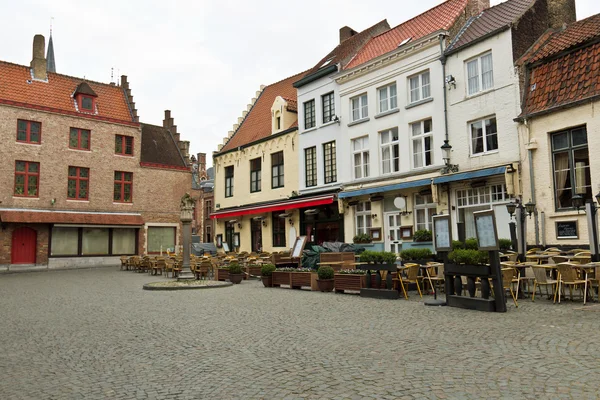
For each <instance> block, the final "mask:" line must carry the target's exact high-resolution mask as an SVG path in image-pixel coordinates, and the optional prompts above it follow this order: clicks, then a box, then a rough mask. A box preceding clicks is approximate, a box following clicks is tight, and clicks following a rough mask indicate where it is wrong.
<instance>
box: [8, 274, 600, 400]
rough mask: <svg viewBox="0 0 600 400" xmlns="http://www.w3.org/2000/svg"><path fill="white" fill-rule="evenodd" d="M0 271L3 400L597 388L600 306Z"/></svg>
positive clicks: (467, 395) (428, 394) (528, 393)
mask: <svg viewBox="0 0 600 400" xmlns="http://www.w3.org/2000/svg"><path fill="white" fill-rule="evenodd" d="M161 279H164V278H162V277H150V276H148V275H147V274H136V273H133V272H125V271H118V270H115V269H114V268H98V269H85V270H83V269H82V270H70V271H53V272H38V273H22V274H10V275H0V321H1V323H0V338H1V339H2V340H1V342H0V373H1V377H2V379H0V399H3V400H8V399H483V398H485V399H489V398H494V399H495V398H503V399H562V398H565V399H597V398H600V384H599V379H600V343H599V342H600V308H599V306H598V305H597V304H590V305H587V306H585V307H583V305H582V303H581V302H573V303H570V302H568V301H566V302H564V303H563V304H560V305H553V304H552V302H551V301H548V300H545V299H540V300H537V298H536V302H535V303H532V302H531V301H530V300H521V301H520V303H519V304H520V307H519V308H518V309H516V308H515V307H514V305H513V304H512V302H509V303H508V308H509V309H508V312H507V313H506V314H491V313H482V312H475V311H467V310H461V309H453V308H447V307H443V308H440V307H425V306H424V305H423V303H422V301H421V300H420V299H419V298H418V294H416V292H415V293H411V295H412V296H411V299H410V300H409V301H406V300H403V299H401V300H397V301H390V300H374V299H364V298H360V297H359V296H357V295H342V294H333V293H319V292H310V291H304V290H302V291H298V290H289V289H274V288H273V289H266V288H264V287H263V286H262V284H261V283H260V282H258V281H244V282H243V283H242V284H241V285H235V286H232V287H227V288H221V289H209V290H192V291H175V292H150V291H144V290H142V285H143V284H144V283H147V282H152V281H156V280H161Z"/></svg>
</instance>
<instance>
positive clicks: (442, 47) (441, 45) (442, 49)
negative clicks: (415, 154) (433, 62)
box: [438, 33, 449, 140]
mask: <svg viewBox="0 0 600 400" xmlns="http://www.w3.org/2000/svg"><path fill="white" fill-rule="evenodd" d="M438 37H439V39H440V54H441V57H440V62H441V63H442V78H443V81H444V133H445V139H446V140H449V138H448V106H447V99H446V97H447V96H446V55H445V54H444V39H445V38H446V34H445V33H440V35H439V36H438Z"/></svg>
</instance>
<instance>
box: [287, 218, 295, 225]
mask: <svg viewBox="0 0 600 400" xmlns="http://www.w3.org/2000/svg"><path fill="white" fill-rule="evenodd" d="M288 222H289V223H290V226H294V220H293V219H291V218H290V219H289V220H288Z"/></svg>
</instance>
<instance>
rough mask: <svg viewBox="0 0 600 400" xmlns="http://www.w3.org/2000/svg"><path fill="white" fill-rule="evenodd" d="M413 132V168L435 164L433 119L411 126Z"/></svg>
mask: <svg viewBox="0 0 600 400" xmlns="http://www.w3.org/2000/svg"><path fill="white" fill-rule="evenodd" d="M410 128H411V131H412V150H413V168H422V167H426V166H428V165H431V164H433V161H432V159H433V157H432V147H433V124H432V122H431V118H428V119H425V120H423V121H419V122H415V123H412V124H410Z"/></svg>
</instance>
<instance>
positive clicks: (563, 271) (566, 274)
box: [558, 263, 589, 303]
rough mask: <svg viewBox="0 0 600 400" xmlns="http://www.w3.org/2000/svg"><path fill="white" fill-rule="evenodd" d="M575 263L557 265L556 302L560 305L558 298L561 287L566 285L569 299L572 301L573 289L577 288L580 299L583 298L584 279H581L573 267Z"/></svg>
mask: <svg viewBox="0 0 600 400" xmlns="http://www.w3.org/2000/svg"><path fill="white" fill-rule="evenodd" d="M577 265H578V264H576V263H562V264H559V265H558V302H559V303H560V297H561V292H562V286H564V285H566V286H568V287H569V297H570V299H571V301H573V288H575V287H577V286H579V290H580V291H581V297H582V298H583V296H584V293H583V286H584V285H585V283H586V282H589V280H588V281H586V280H585V279H581V278H580V277H579V276H578V274H577V270H576V268H575V267H577Z"/></svg>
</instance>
